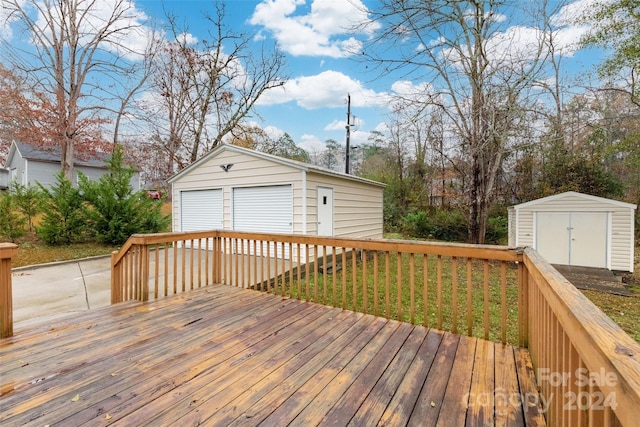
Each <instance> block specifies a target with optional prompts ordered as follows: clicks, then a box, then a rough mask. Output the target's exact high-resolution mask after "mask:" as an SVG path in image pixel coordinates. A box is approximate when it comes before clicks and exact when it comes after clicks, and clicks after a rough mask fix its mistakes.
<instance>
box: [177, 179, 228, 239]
mask: <svg viewBox="0 0 640 427" xmlns="http://www.w3.org/2000/svg"><path fill="white" fill-rule="evenodd" d="M222 218H223V217H222V190H221V189H215V190H193V191H181V192H180V231H203V230H222V228H223V223H222Z"/></svg>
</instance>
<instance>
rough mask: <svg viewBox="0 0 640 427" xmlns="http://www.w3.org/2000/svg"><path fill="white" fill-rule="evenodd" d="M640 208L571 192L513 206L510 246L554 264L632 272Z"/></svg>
mask: <svg viewBox="0 0 640 427" xmlns="http://www.w3.org/2000/svg"><path fill="white" fill-rule="evenodd" d="M635 209H636V206H635V205H632V204H630V203H624V202H619V201H617V200H611V199H605V198H602V197H596V196H590V195H588V194H582V193H577V192H573V191H568V192H566V193H561V194H556V195H553V196H549V197H544V198H542V199H537V200H532V201H530V202H527V203H522V204H520V205H516V206H512V207H510V208H509V245H510V246H514V247H516V246H531V247H533V248H534V249H535V250H537V251H538V252H539V253H540V255H542V256H543V257H544V258H545V259H546V260H547V261H549V262H550V263H552V264H562V265H576V266H585V267H599V268H607V269H609V270H616V271H630V272H632V271H633V256H634V213H635Z"/></svg>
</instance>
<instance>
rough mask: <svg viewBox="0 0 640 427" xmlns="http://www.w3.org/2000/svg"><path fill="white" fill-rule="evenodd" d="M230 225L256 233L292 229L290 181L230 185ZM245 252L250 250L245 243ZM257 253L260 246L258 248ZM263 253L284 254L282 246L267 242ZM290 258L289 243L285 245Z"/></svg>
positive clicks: (286, 231)
mask: <svg viewBox="0 0 640 427" xmlns="http://www.w3.org/2000/svg"><path fill="white" fill-rule="evenodd" d="M233 229H234V230H238V231H254V232H258V233H288V234H291V233H293V190H292V187H291V185H272V186H265V187H242V188H234V189H233ZM247 244H248V243H246V242H245V246H244V248H243V252H244V253H251V254H253V247H248V246H246V245H247ZM258 252H259V253H258V254H254V255H259V254H260V252H261V250H260V249H259V250H258ZM265 252H266V254H269V256H271V257H273V256H275V257H276V258H282V257H283V246H281V245H276V244H275V243H268V246H267V249H266V251H265ZM284 258H285V259H289V247H288V245H286V246H284Z"/></svg>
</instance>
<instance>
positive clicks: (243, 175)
mask: <svg viewBox="0 0 640 427" xmlns="http://www.w3.org/2000/svg"><path fill="white" fill-rule="evenodd" d="M229 163H233V167H231V169H229V172H224V171H223V170H222V169H221V168H220V165H223V164H229ZM255 171H260V172H259V180H257V179H256V175H257V174H256V173H255ZM300 176H301V172H300V171H299V170H297V169H294V168H291V167H288V166H285V165H281V164H278V163H274V162H270V161H267V160H264V159H260V158H257V157H253V156H249V155H245V154H242V153H235V152H231V151H222V152H220V154H219V155H217V156H215V157H213V158H211V159H210V160H208V161H206V162H204V163H202V164H201V165H200V166H199V167H197V168H194V169H193V170H192V171H190V172H189V173H187V174H186V175H184V176H182V177H180V178H179V179H178V180H176V181H175V182H174V183H173V190H172V195H173V200H174V201H176V202H174V203H173V229H174V230H178V229H179V224H180V209H179V203H177V201H178V200H180V191H185V190H197V189H213V188H221V189H222V194H223V200H224V212H223V215H224V228H225V229H226V230H230V229H231V228H232V223H231V217H232V215H231V197H232V195H231V193H232V191H231V189H232V188H233V187H253V186H256V185H278V184H293V221H294V223H293V231H294V233H301V232H302V206H303V204H302V187H301V185H300Z"/></svg>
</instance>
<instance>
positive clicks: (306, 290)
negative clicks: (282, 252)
mask: <svg viewBox="0 0 640 427" xmlns="http://www.w3.org/2000/svg"><path fill="white" fill-rule="evenodd" d="M304 250H305V254H304V256H305V263H304V264H305V267H304V268H305V270H304V273H305V274H304V277H305V280H304V299H305V301H309V300H310V299H311V297H310V296H309V295H310V288H309V285H310V284H309V275H310V274H311V271H310V267H309V263H310V262H311V257H310V253H309V252H310V250H309V244H305V245H304ZM313 264H314V265H315V264H316V263H315V261H314V263H313ZM316 276H317V275H316Z"/></svg>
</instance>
